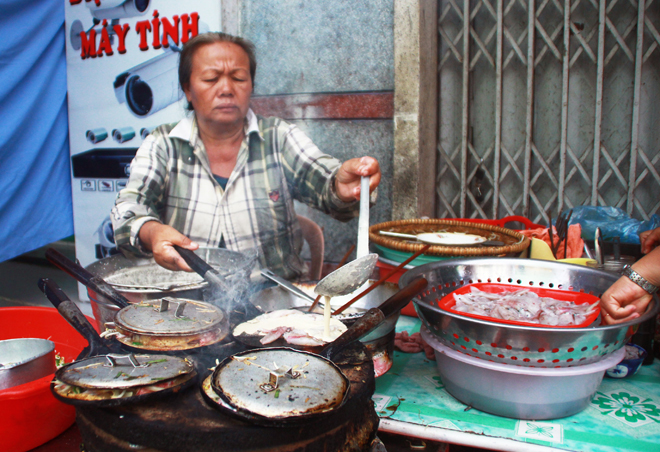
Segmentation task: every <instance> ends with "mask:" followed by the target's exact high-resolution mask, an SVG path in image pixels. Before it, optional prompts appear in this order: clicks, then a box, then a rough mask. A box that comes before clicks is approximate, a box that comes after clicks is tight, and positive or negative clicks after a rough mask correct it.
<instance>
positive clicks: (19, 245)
mask: <svg viewBox="0 0 660 452" xmlns="http://www.w3.org/2000/svg"><path fill="white" fill-rule="evenodd" d="M0 5H1V7H0V11H1V12H2V14H0V31H1V34H2V39H1V40H0V118H2V119H1V122H0V161H1V162H2V173H1V174H2V175H1V176H0V193H2V197H1V198H0V224H1V225H2V226H1V227H0V261H4V260H6V259H10V258H12V257H15V256H17V255H19V254H22V253H25V252H27V251H30V250H33V249H35V248H38V247H40V246H43V245H46V244H48V243H51V242H54V241H56V240H59V239H61V238H64V237H68V236H70V235H71V234H73V213H72V203H71V176H70V170H69V144H68V122H67V104H66V94H67V87H66V60H65V54H64V1H63V0H2V1H1V2H0Z"/></svg>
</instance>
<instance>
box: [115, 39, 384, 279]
mask: <svg viewBox="0 0 660 452" xmlns="http://www.w3.org/2000/svg"><path fill="white" fill-rule="evenodd" d="M256 67H257V63H256V59H255V54H254V47H253V45H252V44H251V43H250V42H249V41H246V40H244V39H242V38H239V37H234V36H231V35H227V34H225V33H205V34H202V35H198V36H196V37H195V38H193V39H191V40H190V41H188V42H187V43H186V44H185V46H184V47H183V50H182V51H181V55H180V61H179V84H180V86H181V88H182V89H183V92H184V93H185V95H186V99H187V100H188V103H189V105H188V109H189V110H192V114H191V115H190V116H189V117H186V118H185V119H183V120H181V121H180V122H179V123H178V124H169V125H162V126H160V127H158V128H156V129H155V130H154V131H153V132H152V134H151V135H150V136H149V137H147V139H146V140H145V141H144V143H143V144H142V146H141V147H140V149H139V150H138V152H137V154H136V156H135V159H134V160H133V162H132V164H131V175H130V178H129V181H128V183H127V185H126V188H125V189H123V190H122V191H121V192H120V193H119V195H118V197H117V200H116V202H115V207H114V208H113V211H112V222H113V226H114V231H115V241H116V243H117V246H118V247H119V249H121V250H122V251H123V252H128V253H132V254H137V255H142V256H144V255H149V254H153V257H154V259H155V260H156V262H157V263H159V264H160V265H162V266H163V267H165V268H168V269H170V270H186V271H190V268H189V267H188V265H187V264H186V263H185V262H184V261H183V258H181V256H179V254H178V253H177V252H176V251H175V250H174V248H173V247H172V245H179V246H181V247H183V248H187V249H190V250H195V249H197V248H198V247H199V246H200V245H204V246H210V247H218V246H219V247H226V248H228V249H230V250H234V251H246V250H250V249H257V251H258V254H259V259H260V264H261V265H262V266H263V267H268V268H270V269H271V270H273V271H274V272H276V273H278V274H280V275H281V276H283V277H285V278H288V279H292V278H296V277H298V276H300V275H301V273H302V272H303V262H302V259H301V257H300V250H301V249H302V233H301V230H300V226H299V225H298V221H297V217H296V213H295V211H294V207H293V200H294V199H297V200H299V201H301V202H304V203H306V204H308V205H310V206H313V207H315V208H317V209H319V210H321V211H323V212H325V213H328V214H330V215H332V216H333V217H334V218H336V219H339V220H342V221H347V220H349V219H351V218H353V217H354V216H355V215H356V214H357V210H358V207H359V206H358V202H357V200H358V199H359V198H360V196H361V195H362V194H361V193H360V177H361V176H371V180H370V186H369V189H370V191H373V190H374V189H375V188H376V187H377V186H378V183H379V182H380V176H381V175H380V168H379V165H378V162H377V161H376V160H375V159H374V158H371V157H362V158H354V159H350V160H347V161H345V162H344V163H343V164H342V163H341V162H339V161H338V160H336V159H335V158H333V157H331V156H329V155H325V154H323V153H322V152H321V151H319V149H318V148H317V147H316V146H315V145H314V143H312V141H311V140H310V139H309V138H308V137H307V136H306V135H305V134H304V133H303V132H302V131H301V130H300V129H298V128H297V127H296V126H294V125H292V124H288V123H286V122H284V121H282V120H280V119H278V118H262V117H260V116H257V115H255V114H254V112H253V111H252V110H251V109H250V97H251V94H252V91H253V81H254V75H255V72H256Z"/></svg>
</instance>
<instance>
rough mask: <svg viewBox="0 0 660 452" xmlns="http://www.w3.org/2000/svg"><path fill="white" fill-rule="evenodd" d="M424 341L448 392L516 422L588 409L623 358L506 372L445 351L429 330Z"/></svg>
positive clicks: (617, 354) (613, 356)
mask: <svg viewBox="0 0 660 452" xmlns="http://www.w3.org/2000/svg"><path fill="white" fill-rule="evenodd" d="M422 338H424V340H425V341H426V342H427V343H428V344H429V345H430V346H431V347H433V349H434V350H435V358H436V362H437V366H438V372H439V373H440V377H441V378H442V383H443V384H444V385H445V389H446V390H447V392H449V393H450V394H451V395H453V396H454V397H456V398H457V399H458V400H460V401H461V402H463V403H464V404H466V405H469V406H471V407H473V408H476V409H478V410H481V411H485V412H487V413H491V414H495V415H497V416H505V417H510V418H514V419H557V418H562V417H566V416H570V415H572V414H575V413H579V412H580V411H582V410H584V409H585V408H586V407H587V406H589V402H590V401H591V398H592V397H593V396H594V394H595V393H596V391H597V390H598V386H600V383H601V381H602V380H603V375H604V374H605V370H606V369H608V368H609V367H612V366H614V365H616V363H617V362H618V361H619V360H621V358H622V357H623V355H624V351H623V350H622V349H619V350H618V351H617V352H615V353H611V354H610V355H609V356H607V357H606V358H604V359H602V360H601V361H599V362H596V363H592V364H585V365H583V366H575V367H565V368H560V369H555V368H553V369H540V368H531V367H520V366H507V365H506V364H498V363H493V362H490V361H486V360H484V359H478V358H474V357H472V356H467V355H466V354H464V353H459V352H457V351H456V350H452V349H450V348H449V347H445V346H444V345H443V344H441V343H440V342H439V341H437V340H435V337H434V336H432V335H431V333H429V332H428V330H427V329H426V328H423V329H422Z"/></svg>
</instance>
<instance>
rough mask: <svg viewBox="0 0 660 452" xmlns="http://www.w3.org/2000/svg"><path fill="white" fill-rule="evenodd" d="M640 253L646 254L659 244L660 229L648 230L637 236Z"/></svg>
mask: <svg viewBox="0 0 660 452" xmlns="http://www.w3.org/2000/svg"><path fill="white" fill-rule="evenodd" d="M639 242H640V246H641V248H642V253H644V254H648V253H650V252H651V250H653V248H655V247H656V246H658V244H660V228H655V229H650V230H648V231H644V232H642V233H641V234H639Z"/></svg>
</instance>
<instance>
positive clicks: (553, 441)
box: [373, 316, 660, 452]
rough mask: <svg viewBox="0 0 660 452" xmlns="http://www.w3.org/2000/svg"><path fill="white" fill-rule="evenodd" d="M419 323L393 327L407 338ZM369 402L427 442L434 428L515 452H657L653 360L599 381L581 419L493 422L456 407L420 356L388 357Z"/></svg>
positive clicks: (659, 383) (403, 321) (404, 321)
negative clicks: (516, 451)
mask: <svg viewBox="0 0 660 452" xmlns="http://www.w3.org/2000/svg"><path fill="white" fill-rule="evenodd" d="M420 325H421V322H420V321H419V320H418V319H414V318H412V317H407V316H401V318H400V320H399V322H398V323H397V327H396V329H397V332H401V331H404V330H406V331H408V332H409V333H410V334H413V333H415V332H417V331H419V328H420ZM373 400H374V403H375V404H376V410H377V411H378V414H379V416H380V417H381V419H389V420H393V421H399V422H402V423H405V424H406V425H410V426H424V427H426V430H425V432H427V433H428V434H429V439H431V438H430V436H433V431H434V430H435V429H439V430H437V431H436V433H439V435H436V436H443V434H445V433H447V432H449V433H451V434H453V435H455V436H454V437H456V438H463V439H465V438H468V439H469V437H470V436H474V435H486V436H487V437H492V439H493V441H497V440H498V439H503V440H508V441H517V442H518V441H519V442H520V444H521V445H522V446H523V449H522V450H524V447H525V444H528V445H532V444H534V445H538V446H547V447H552V448H556V449H559V450H571V451H581V452H582V451H584V452H609V451H611V452H619V451H648V452H658V451H660V363H658V362H657V361H656V362H654V363H653V364H652V365H650V366H644V367H642V369H641V370H640V371H639V372H638V373H637V374H636V375H635V376H633V377H629V378H626V379H610V378H607V377H606V378H605V379H603V382H602V383H601V385H600V387H599V388H598V391H597V392H596V394H595V396H594V398H593V399H592V401H591V403H590V405H589V406H588V407H587V408H586V409H585V410H584V411H582V412H581V413H578V414H575V415H573V416H570V417H566V418H562V419H554V420H545V421H530V420H519V419H509V418H504V417H499V416H495V415H492V414H488V413H484V412H481V411H479V410H476V409H474V408H470V407H468V406H467V405H464V404H463V403H461V402H459V401H458V400H456V399H455V398H454V397H452V396H451V395H450V394H449V393H448V392H447V391H446V390H445V389H444V386H443V384H442V381H441V379H440V377H439V375H438V373H437V368H436V363H435V361H429V360H427V359H426V358H425V356H424V353H414V354H409V353H401V352H395V353H394V365H393V366H392V368H391V369H390V370H389V372H387V373H386V374H385V375H383V376H381V377H379V378H378V379H377V380H376V392H375V394H374V397H373ZM444 436H447V435H446V434H445V435H444ZM482 438H483V437H482ZM452 442H453V441H452ZM457 442H460V441H457ZM465 443H466V444H467V443H469V441H465ZM493 447H495V444H493ZM503 449H504V448H503Z"/></svg>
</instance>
